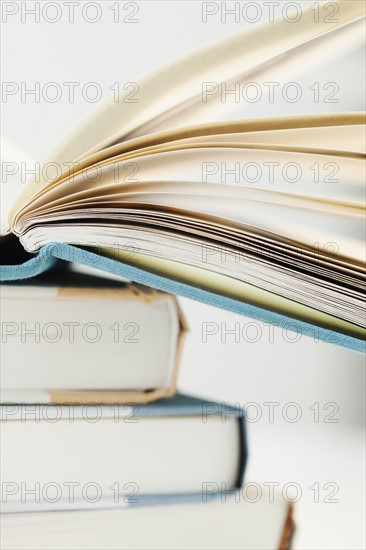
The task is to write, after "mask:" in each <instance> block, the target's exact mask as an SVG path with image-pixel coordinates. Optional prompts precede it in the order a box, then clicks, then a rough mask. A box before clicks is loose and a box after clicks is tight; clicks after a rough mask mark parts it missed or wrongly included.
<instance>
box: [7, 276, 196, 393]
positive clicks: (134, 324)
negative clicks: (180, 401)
mask: <svg viewBox="0 0 366 550" xmlns="http://www.w3.org/2000/svg"><path fill="white" fill-rule="evenodd" d="M0 297H1V314H2V322H1V329H0V331H1V374H0V381H1V401H2V403H76V404H77V403H136V404H137V403H147V402H150V401H153V400H156V399H160V398H163V397H169V396H171V395H173V393H174V392H175V386H176V379H177V371H178V364H179V357H180V353H181V348H182V343H183V337H184V332H185V329H186V324H185V321H184V318H183V314H182V312H181V310H180V308H179V305H178V303H177V300H176V298H175V297H174V296H172V295H170V294H167V293H164V292H159V291H155V290H152V289H150V288H148V287H143V286H141V285H136V284H128V283H126V282H123V281H122V282H121V281H118V280H111V279H108V278H105V277H97V276H95V275H94V274H86V273H77V272H75V271H72V270H71V269H67V270H55V271H54V272H50V273H49V274H45V275H43V276H42V277H39V278H37V279H34V280H31V281H30V282H29V281H26V282H21V281H20V282H18V283H13V284H3V285H2V286H1V288H0Z"/></svg>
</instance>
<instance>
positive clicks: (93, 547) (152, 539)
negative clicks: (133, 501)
mask: <svg viewBox="0 0 366 550" xmlns="http://www.w3.org/2000/svg"><path fill="white" fill-rule="evenodd" d="M256 499H258V495H256V494H255V490H254V492H253V491H249V490H248V491H247V492H246V496H243V495H241V498H240V499H239V500H238V499H236V498H235V497H233V496H232V495H230V496H227V497H225V499H224V498H222V499H221V498H220V499H214V500H209V501H207V502H203V501H200V502H196V503H189V504H188V503H185V504H183V503H182V504H175V505H174V506H165V505H159V506H154V507H149V508H137V507H129V508H127V509H120V510H103V511H94V512H93V511H87V512H63V513H62V514H57V513H56V514H55V513H52V512H45V513H34V514H6V515H3V516H2V518H1V527H2V529H1V531H2V536H1V538H2V548H3V550H36V549H37V550H38V548H47V549H48V550H53V549H54V550H59V549H61V548H62V549H65V550H66V549H70V550H71V549H72V550H73V549H74V548H80V549H87V550H102V549H104V548H114V549H116V550H117V549H118V550H151V549H155V550H181V549H182V548H184V549H185V550H289V549H290V547H291V542H292V538H293V535H294V531H295V523H294V519H293V507H292V505H291V504H290V503H288V502H286V501H284V500H283V499H282V498H281V496H279V495H275V498H273V499H271V498H270V495H268V494H266V493H265V492H263V493H262V495H261V498H260V499H259V500H256Z"/></svg>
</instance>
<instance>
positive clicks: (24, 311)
mask: <svg viewBox="0 0 366 550" xmlns="http://www.w3.org/2000/svg"><path fill="white" fill-rule="evenodd" d="M61 280H63V281H64V282H63V283H62V284H60V281H61ZM1 305H2V325H1V332H2V334H1V337H2V350H1V351H2V369H1V401H2V406H1V423H2V424H1V443H2V445H1V464H2V484H1V502H2V527H3V545H4V546H3V548H9V549H10V548H17V549H19V548H42V547H43V548H71V547H72V548H126V549H130V548H175V547H179V548H181V547H182V545H184V547H185V548H190V547H193V546H192V545H194V548H200V547H211V544H213V542H214V541H216V542H215V544H216V546H215V547H220V548H231V547H233V548H235V547H237V546H236V545H238V544H240V548H244V547H248V548H255V547H256V546H255V544H258V543H260V544H262V545H263V544H264V543H266V546H265V547H266V548H274V549H277V548H279V547H280V546H281V544H282V546H281V547H282V548H285V547H287V546H286V545H285V541H288V540H289V539H290V535H291V532H292V519H291V508H290V507H289V506H288V504H286V503H285V502H284V501H281V502H273V503H270V501H269V500H266V501H265V502H263V503H262V504H261V505H259V506H258V505H256V506H254V505H253V502H255V501H256V498H257V496H256V495H252V496H251V495H250V494H247V493H245V494H244V493H242V492H241V489H242V486H243V476H244V470H245V464H246V461H247V447H246V433H245V420H244V415H243V412H242V411H241V410H238V409H235V408H231V407H229V406H227V405H224V404H223V403H221V404H220V403H213V402H209V401H205V400H201V399H197V398H194V397H190V396H186V395H181V394H177V393H175V390H176V379H177V370H178V364H179V356H180V354H181V351H182V343H183V339H184V335H185V332H186V322H185V319H184V317H183V314H182V311H181V309H180V308H179V305H178V302H177V299H176V298H175V297H174V296H172V295H170V294H166V293H163V292H159V291H155V290H152V289H150V288H147V287H142V286H141V285H136V284H129V283H124V282H120V281H117V280H113V279H108V278H105V277H104V278H102V277H97V276H96V275H94V274H86V273H80V272H79V270H78V269H77V268H72V266H70V267H68V268H65V266H64V267H63V268H60V267H59V268H56V269H54V270H51V271H50V272H48V273H47V274H46V275H42V276H40V277H39V278H38V279H37V280H33V281H30V282H28V281H27V282H19V283H17V284H14V283H8V284H3V285H2V287H1ZM251 504H252V506H251ZM60 512H63V513H62V514H60ZM65 512H67V513H65ZM182 525H184V529H183V528H182ZM213 525H214V526H215V525H216V527H213ZM264 525H265V531H262V526H264ZM137 526H138V528H137ZM179 527H180V529H179ZM243 527H245V528H243ZM261 533H263V534H261ZM193 541H194V542H193ZM230 541H232V546H230ZM281 541H282V542H281ZM245 545H246V546H245ZM212 547H214V546H212ZM261 547H264V546H261Z"/></svg>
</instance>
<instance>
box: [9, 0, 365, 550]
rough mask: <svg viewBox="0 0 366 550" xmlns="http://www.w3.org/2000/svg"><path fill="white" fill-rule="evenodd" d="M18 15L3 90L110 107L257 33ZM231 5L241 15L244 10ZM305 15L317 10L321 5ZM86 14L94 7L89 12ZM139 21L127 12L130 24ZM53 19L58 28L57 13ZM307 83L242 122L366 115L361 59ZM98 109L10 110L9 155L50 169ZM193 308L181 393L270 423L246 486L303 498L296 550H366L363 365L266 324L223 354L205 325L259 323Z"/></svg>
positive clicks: (196, 6) (338, 63)
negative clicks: (125, 93) (243, 409)
mask: <svg viewBox="0 0 366 550" xmlns="http://www.w3.org/2000/svg"><path fill="white" fill-rule="evenodd" d="M351 1H352V0H351ZM46 3H47V2H41V5H44V4H46ZM3 4H4V3H3ZM11 4H17V5H18V7H19V8H20V11H19V12H18V13H17V14H15V15H14V16H10V17H9V18H8V21H7V23H6V24H3V25H2V30H3V38H2V46H3V52H2V67H3V68H2V79H3V81H4V82H15V83H17V84H19V86H21V83H22V82H24V83H26V85H27V86H29V87H31V86H32V85H34V83H35V82H39V83H40V85H41V87H42V86H43V85H44V84H46V83H47V82H51V81H54V82H57V83H59V84H60V85H61V86H63V83H64V82H80V84H81V88H82V87H83V86H84V85H85V84H86V83H88V82H97V83H99V85H100V87H101V89H102V91H103V94H102V99H103V100H104V99H107V98H108V97H109V95H110V94H111V93H112V92H111V91H110V90H109V87H110V86H112V85H113V84H114V83H115V82H120V83H121V84H122V85H123V84H124V83H126V82H130V81H134V79H136V77H137V76H138V75H140V74H141V73H143V72H145V71H149V70H151V69H153V68H155V67H156V66H157V65H159V64H161V63H163V62H165V61H167V60H171V59H173V58H174V57H175V56H178V55H180V54H182V53H185V52H187V51H188V50H190V49H193V48H195V47H197V46H200V45H202V44H206V43H207V42H209V41H210V40H214V39H216V38H219V37H221V36H224V35H226V34H228V33H230V32H233V31H236V30H239V29H240V28H242V27H244V26H249V25H251V23H250V22H248V21H246V20H245V19H244V18H243V17H241V18H240V21H239V22H235V21H234V18H233V17H228V20H227V22H226V23H224V22H222V21H221V20H220V14H218V15H217V16H212V17H211V18H209V19H208V22H207V23H203V22H202V3H201V2H194V1H192V2H187V1H186V2H154V1H153V2H138V3H137V4H138V7H139V10H138V13H137V15H136V16H135V18H137V19H138V21H139V22H138V23H133V24H131V23H126V22H122V21H121V22H119V23H114V22H113V12H112V11H111V10H110V9H109V8H110V6H111V5H112V4H114V2H101V3H100V4H101V6H102V13H103V15H102V17H101V19H100V20H99V21H98V22H97V23H95V24H91V23H88V22H87V21H85V20H83V18H82V17H81V9H80V8H79V9H76V10H75V14H76V16H75V22H74V23H72V24H70V23H69V22H68V13H69V12H68V10H67V9H66V8H65V6H63V4H64V3H63V2H58V4H59V6H61V8H62V17H61V20H60V21H59V22H57V23H54V24H52V23H49V22H47V21H45V20H44V18H43V17H41V21H40V22H39V23H36V22H34V17H32V16H25V22H22V20H21V10H22V9H24V7H22V6H21V5H27V7H28V8H29V7H32V5H33V4H34V2H26V3H25V2H18V3H15V2H11ZM123 4H126V3H123V2H122V3H121V5H122V8H123ZM227 4H228V5H231V7H232V5H233V2H228V3H227ZM241 4H243V3H241ZM257 4H258V6H260V8H261V11H262V19H263V20H264V19H266V18H267V17H268V8H266V5H265V2H257ZM284 4H286V2H282V5H281V6H280V7H276V13H280V12H281V9H282V8H283V5H284ZM287 4H288V2H287ZM298 4H301V5H302V6H305V5H313V2H298ZM82 5H85V2H81V6H82ZM131 11H132V10H131V9H125V11H123V9H122V11H121V17H125V16H126V15H127V14H128V13H130V12H131ZM49 13H50V17H52V12H51V11H50V12H49ZM248 13H249V12H248ZM253 13H254V12H253ZM90 16H91V17H93V12H92V11H90ZM249 17H250V16H249ZM252 17H253V16H252ZM291 80H294V78H292V76H291V75H289V76H288V79H287V80H286V81H291ZM286 81H285V82H286ZM296 81H297V82H300V83H301V84H302V86H303V89H304V98H303V100H301V101H300V102H299V103H296V104H289V103H286V102H284V101H280V100H278V101H277V102H275V104H269V102H268V101H266V100H265V99H264V100H263V101H261V102H260V103H258V104H255V105H253V104H251V105H248V104H246V105H245V104H243V105H240V106H239V112H237V113H236V115H237V116H240V117H243V118H244V117H253V116H268V115H273V116H276V115H278V114H286V113H296V112H303V113H306V112H321V111H347V110H362V109H363V108H364V99H363V98H364V69H363V56H362V52H361V50H357V51H354V52H352V54H351V55H349V54H348V55H347V56H343V57H341V58H339V59H336V60H334V61H333V62H332V63H330V64H327V65H326V66H321V67H320V68H319V67H318V68H317V69H316V70H312V69H311V68H310V69H309V68H307V69H306V70H304V72H303V75H302V76H301V78H300V79H299V77H298V76H297V77H296ZM330 81H332V82H337V83H338V85H339V93H338V96H337V97H338V98H339V103H338V104H324V103H314V101H313V100H312V96H311V94H310V93H309V91H308V87H309V86H310V85H312V84H313V83H314V82H320V83H321V84H326V83H327V82H330ZM162 86H163V83H162ZM64 89H65V88H64ZM79 89H80V88H79ZM306 90H307V93H305V91H306ZM94 107H95V104H93V103H90V102H88V101H86V100H85V98H83V97H82V95H81V94H80V93H76V100H75V102H73V103H71V102H70V101H69V99H68V96H67V94H66V93H65V95H64V96H63V97H62V98H61V100H60V101H58V102H56V103H49V102H47V101H45V100H42V98H41V101H40V102H39V103H36V102H35V101H34V100H33V99H32V97H30V96H29V97H27V98H26V100H25V101H22V100H21V96H20V94H19V93H18V94H16V95H14V96H12V97H9V98H8V99H7V101H6V102H4V99H3V103H2V111H3V128H2V133H3V137H5V138H6V140H7V142H8V144H9V142H11V143H13V144H16V146H17V147H18V148H20V149H22V150H24V151H26V152H27V155H28V156H29V157H31V158H34V159H36V160H41V159H42V157H44V156H45V155H46V154H48V153H49V151H50V149H51V148H52V147H53V146H54V145H55V143H56V142H57V141H58V140H59V139H60V138H61V137H62V136H63V134H64V133H66V132H67V131H68V130H69V129H71V128H72V126H73V125H74V124H75V123H76V122H77V121H78V120H80V119H81V118H82V117H84V116H85V115H86V114H87V113H88V112H90V111H91V110H92V109H93V108H94ZM8 150H9V149H8ZM12 154H13V153H10V155H12ZM7 160H17V159H16V158H15V154H14V158H10V159H9V158H7ZM16 181H17V180H16V178H15V179H13V180H12V182H11V185H10V184H8V185H7V186H3V192H5V193H6V194H7V195H11V194H13V193H14V192H15V189H16V187H17V185H15V182H16ZM182 304H183V308H184V312H185V314H186V317H187V320H188V323H189V325H190V334H189V337H188V339H187V346H186V348H185V352H184V356H183V364H182V369H181V374H180V379H179V387H180V390H182V391H186V392H191V393H194V394H197V395H202V396H205V397H209V398H214V399H216V400H219V401H223V402H230V403H236V402H237V403H240V405H245V404H249V403H253V402H254V403H256V404H257V405H256V406H254V405H250V406H249V408H248V413H250V415H251V417H252V418H253V417H254V416H255V414H258V411H260V413H261V417H260V418H259V419H258V421H257V422H249V423H248V431H249V445H250V462H249V467H248V472H247V476H246V480H247V482H249V481H256V482H277V483H279V484H280V486H279V488H280V490H281V489H282V488H283V486H284V485H285V484H286V483H289V482H294V483H297V484H298V485H299V486H300V487H301V490H302V497H301V499H300V500H299V502H298V505H297V512H296V517H297V524H298V529H297V534H296V538H295V543H294V547H295V548H296V549H301V550H311V549H314V550H315V549H317V550H320V549H329V550H335V549H339V550H341V549H342V550H344V549H345V548H348V549H362V548H365V541H364V523H363V514H364V457H365V455H364V436H363V420H364V383H365V380H364V360H363V358H362V357H361V356H360V355H358V354H356V353H353V352H351V351H347V350H343V349H339V348H337V347H335V346H333V345H331V344H322V343H319V342H314V341H312V340H311V339H310V338H305V337H301V338H300V340H299V341H296V342H291V341H290V340H291V339H293V338H294V335H292V334H291V333H288V334H287V333H283V331H282V330H279V329H274V331H273V333H271V332H270V329H269V327H266V326H264V325H260V324H257V326H256V327H252V328H251V329H250V330H249V332H248V339H251V340H253V339H255V336H254V332H253V331H259V332H257V339H258V341H257V342H253V341H252V342H249V341H245V339H244V338H240V341H239V342H235V341H234V337H233V336H230V335H228V336H227V341H226V342H224V341H223V338H222V336H221V334H220V331H219V333H218V334H216V335H214V336H211V337H209V338H208V341H207V342H206V343H203V341H202V323H204V322H211V323H217V324H218V327H221V323H226V326H227V328H233V327H234V325H235V323H240V329H242V328H243V327H244V326H245V325H246V323H249V322H250V320H249V319H245V318H242V317H239V316H236V315H234V314H229V313H226V312H222V311H219V310H215V309H213V308H210V307H208V306H204V305H201V304H196V303H192V302H190V301H189V300H182ZM247 328H249V327H248V326H247ZM270 334H271V337H270ZM295 339H296V338H295ZM270 340H273V341H270ZM266 402H276V403H279V405H278V406H276V409H275V417H274V422H269V421H268V418H269V409H268V406H265V405H264V403H266ZM292 402H295V403H297V404H298V405H297V408H298V410H299V408H300V409H301V413H302V416H301V419H300V420H299V421H298V422H289V421H285V419H284V418H283V415H284V416H285V417H286V410H287V412H288V415H290V416H292V415H293V414H294V413H295V409H294V408H292V409H291V408H289V409H286V406H287V405H286V404H288V403H292ZM316 402H317V403H319V407H320V422H314V412H313V409H310V407H311V406H312V405H313V404H314V403H316ZM327 403H336V406H337V407H339V411H338V412H337V413H336V414H335V416H334V418H335V419H337V420H338V422H337V423H327V422H324V419H325V416H326V414H327V413H331V412H332V410H333V405H331V406H330V408H329V409H327V411H325V410H323V407H324V406H325V405H326V404H327ZM226 451H227V450H226V449H223V452H226ZM329 482H331V483H335V484H337V485H338V486H339V492H338V493H337V495H335V497H334V498H336V499H338V500H339V502H338V503H326V502H324V499H325V497H326V496H327V495H328V496H329V495H330V493H331V487H330V488H329V486H328V489H324V485H325V484H326V483H329ZM314 483H318V484H319V487H320V502H319V503H315V502H314V492H313V491H312V490H311V489H309V487H310V486H313V485H314Z"/></svg>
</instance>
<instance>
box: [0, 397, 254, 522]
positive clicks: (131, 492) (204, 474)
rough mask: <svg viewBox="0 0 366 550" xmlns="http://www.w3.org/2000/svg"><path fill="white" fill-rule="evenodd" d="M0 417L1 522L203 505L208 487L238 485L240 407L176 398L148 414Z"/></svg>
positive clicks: (130, 409)
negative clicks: (6, 516) (32, 515)
mask: <svg viewBox="0 0 366 550" xmlns="http://www.w3.org/2000/svg"><path fill="white" fill-rule="evenodd" d="M0 414H1V420H0V422H1V451H0V454H1V477H2V483H1V499H0V500H1V511H2V513H7V512H8V513H13V512H22V511H23V512H28V511H29V512H37V511H47V510H69V509H71V510H78V509H97V508H106V507H107V508H108V507H109V508H110V507H112V508H113V507H117V508H118V507H121V506H122V507H123V506H127V505H131V506H135V505H136V506H138V505H142V504H150V503H154V502H158V503H159V502H160V503H161V502H164V501H167V502H168V501H169V502H177V501H179V500H200V499H201V498H202V494H203V492H205V493H207V495H208V496H209V493H212V490H209V489H207V486H210V487H212V486H213V487H219V488H220V491H224V492H225V491H236V490H238V489H239V488H240V487H241V486H242V483H243V476H244V470H245V465H246V461H247V446H246V435H245V420H244V412H243V410H242V409H240V408H237V407H233V408H232V407H230V406H227V405H225V404H220V403H213V402H210V401H205V400H202V399H197V398H193V397H188V396H184V395H180V394H177V395H175V396H174V397H172V398H170V399H162V400H161V401H156V402H154V403H150V404H149V405H132V406H128V405H120V404H111V405H103V406H101V405H84V406H82V405H75V406H73V405H36V406H29V405H2V406H1V407H0ZM30 457H31V461H30Z"/></svg>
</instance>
